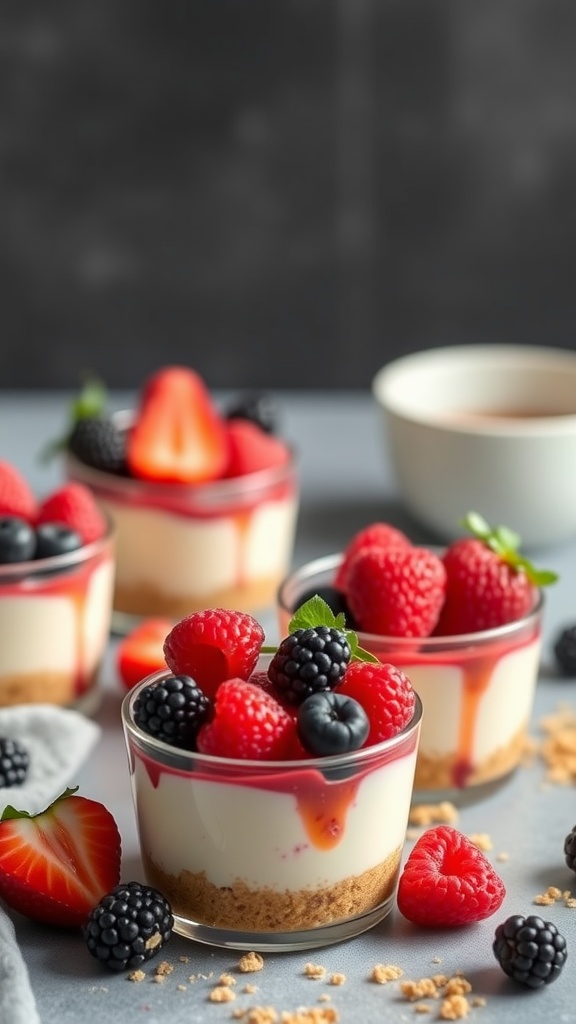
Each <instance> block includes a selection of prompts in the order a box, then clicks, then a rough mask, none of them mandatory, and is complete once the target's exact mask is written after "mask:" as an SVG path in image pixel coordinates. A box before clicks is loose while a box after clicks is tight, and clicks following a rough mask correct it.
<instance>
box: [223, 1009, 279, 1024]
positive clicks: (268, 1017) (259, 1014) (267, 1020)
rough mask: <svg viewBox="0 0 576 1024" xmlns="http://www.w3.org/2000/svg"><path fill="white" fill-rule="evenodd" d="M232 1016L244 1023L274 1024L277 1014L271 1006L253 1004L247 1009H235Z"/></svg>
mask: <svg viewBox="0 0 576 1024" xmlns="http://www.w3.org/2000/svg"><path fill="white" fill-rule="evenodd" d="M234 1017H236V1018H237V1019H238V1020H243V1021H245V1022H246V1024H276V1021H277V1020H278V1014H277V1013H276V1010H275V1009H274V1007H273V1006H253V1007H251V1008H250V1009H249V1010H237V1011H236V1012H235V1013H234Z"/></svg>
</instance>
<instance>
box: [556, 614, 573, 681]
mask: <svg viewBox="0 0 576 1024" xmlns="http://www.w3.org/2000/svg"><path fill="white" fill-rule="evenodd" d="M553 649H554V654H555V657H556V662H557V664H558V667H559V668H560V670H561V672H562V675H564V676H566V677H567V678H569V677H572V676H576V625H572V626H566V627H565V628H564V629H562V630H561V631H560V633H558V635H557V636H556V639H555V641H554V647H553Z"/></svg>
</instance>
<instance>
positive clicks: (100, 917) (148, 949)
mask: <svg viewBox="0 0 576 1024" xmlns="http://www.w3.org/2000/svg"><path fill="white" fill-rule="evenodd" d="M173 925H174V918H173V916H172V908H171V906H170V904H169V902H168V900H167V899H166V898H165V897H164V896H163V895H162V893H161V892H159V891H158V890H157V889H153V888H152V887H151V886H148V885H142V884H141V883H140V882H127V883H126V884H123V885H117V886H115V887H114V889H112V890H111V892H109V893H107V894H106V895H105V896H103V897H102V899H101V900H100V901H99V903H98V904H97V905H96V906H95V907H94V908H93V909H92V910H91V912H90V915H89V917H88V920H87V921H86V924H85V925H84V928H83V934H84V939H85V941H86V946H87V947H88V951H89V952H90V953H91V954H92V956H93V957H95V958H96V960H99V961H100V962H101V963H102V964H105V966H106V967H108V968H109V969H110V970H111V971H124V970H127V969H130V970H133V969H134V968H135V967H140V966H141V965H142V964H143V963H145V962H146V961H147V960H150V959H151V958H152V957H154V956H156V954H157V953H159V952H160V950H161V949H162V947H163V946H165V944H166V943H167V942H168V940H169V939H170V937H171V934H172V928H173Z"/></svg>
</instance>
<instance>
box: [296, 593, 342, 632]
mask: <svg viewBox="0 0 576 1024" xmlns="http://www.w3.org/2000/svg"><path fill="white" fill-rule="evenodd" d="M314 597H320V598H321V599H322V600H323V601H325V602H326V604H327V605H328V607H329V609H330V611H331V612H332V614H333V615H334V616H336V615H343V616H344V619H345V620H346V624H347V626H348V627H349V628H350V629H355V628H356V626H355V620H354V616H353V615H352V612H351V611H350V608H349V607H348V602H347V600H346V597H345V595H344V594H343V593H342V591H341V590H337V589H336V587H333V586H330V585H328V586H325V587H314V588H313V589H310V590H306V591H305V592H304V593H303V594H302V596H301V597H300V599H299V602H298V607H299V608H301V607H302V605H303V604H307V603H308V601H310V600H311V598H314Z"/></svg>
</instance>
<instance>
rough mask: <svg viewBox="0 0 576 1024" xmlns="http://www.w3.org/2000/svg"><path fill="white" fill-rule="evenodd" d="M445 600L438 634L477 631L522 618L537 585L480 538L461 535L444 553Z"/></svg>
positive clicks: (530, 604) (529, 606) (534, 594)
mask: <svg viewBox="0 0 576 1024" xmlns="http://www.w3.org/2000/svg"><path fill="white" fill-rule="evenodd" d="M443 562H444V566H445V569H446V577H447V583H446V599H445V602H444V607H443V609H442V613H441V615H440V619H439V621H438V624H437V626H436V630H435V632H436V633H437V634H438V635H439V636H452V635H454V634H459V633H477V632H479V631H480V630H482V629H492V628H493V627H494V626H503V625H504V624H505V623H507V622H514V621H515V620H516V619H520V618H522V617H523V616H524V615H527V614H528V612H530V611H531V609H532V608H533V607H534V604H535V601H536V588H535V587H534V585H533V583H532V582H531V580H530V579H529V577H528V575H527V573H526V572H525V571H524V570H523V569H522V568H516V567H514V566H513V565H510V564H509V563H508V562H506V561H505V560H504V559H503V558H502V557H501V556H500V555H499V554H498V553H497V552H495V551H492V550H491V548H489V547H488V545H487V544H485V543H484V541H483V540H479V539H478V538H475V537H462V538H460V539H459V540H456V541H454V542H453V543H452V544H451V545H450V546H449V547H448V548H447V549H446V551H445V552H444V557H443Z"/></svg>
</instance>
